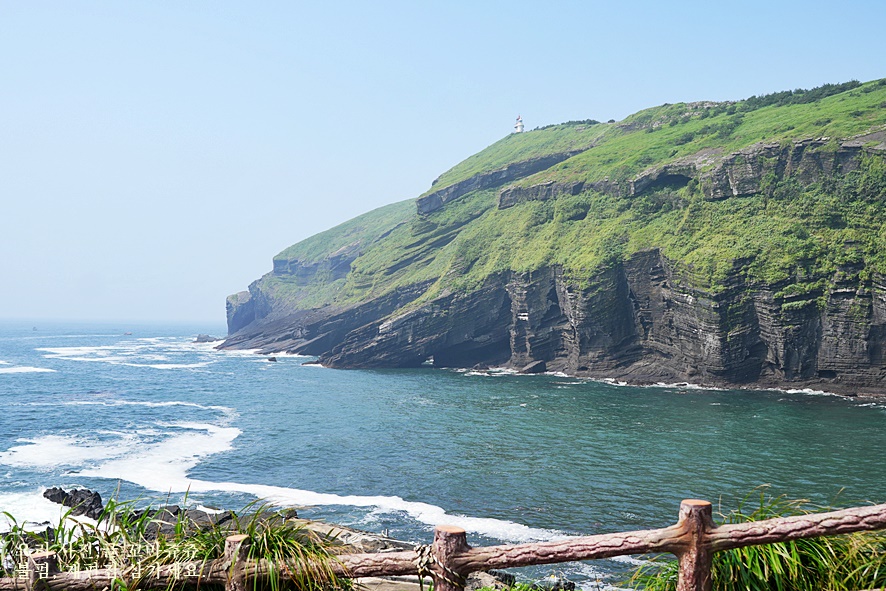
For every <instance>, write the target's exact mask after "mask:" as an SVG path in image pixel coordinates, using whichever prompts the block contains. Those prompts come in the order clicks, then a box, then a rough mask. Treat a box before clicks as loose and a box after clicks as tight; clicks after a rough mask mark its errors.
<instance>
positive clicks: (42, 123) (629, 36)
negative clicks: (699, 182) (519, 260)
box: [0, 0, 886, 326]
mask: <svg viewBox="0 0 886 591" xmlns="http://www.w3.org/2000/svg"><path fill="white" fill-rule="evenodd" d="M884 23H886V2H883V1H882V0H871V1H852V0H846V1H844V2H841V3H837V2H818V1H815V0H805V1H792V0H791V1H779V0H768V1H765V2H758V1H755V0H750V1H745V2H710V1H704V2H702V1H699V2H680V1H671V2H662V1H661V0H658V1H649V2H640V1H634V2H632V1H623V2H613V1H609V2H598V1H595V0H585V1H557V0H545V1H523V2H520V1H514V2H497V1H481V0H472V1H462V0H448V1H445V2H444V1H441V2H432V1H428V2H420V1H403V2H389V1H385V0H378V1H373V2H358V1H353V2H337V1H334V0H327V1H323V2H310V3H308V2H300V1H272V0H267V1H256V2H229V1H225V0H189V1H187V2H169V1H166V2H159V1H150V0H141V1H138V2H120V1H117V0H114V1H111V0H109V1H90V0H76V1H71V0H63V1H61V0H60V1H55V2H53V1H41V0H29V1H28V2H14V1H7V2H0V318H3V319H27V320H29V321H30V320H34V321H38V320H42V319H46V320H48V319H67V320H84V321H99V320H103V321H131V322H137V321H138V322H207V323H209V322H212V323H215V324H217V325H220V326H223V324H224V318H225V297H226V296H227V295H228V294H231V293H235V292H238V291H241V290H244V289H246V287H247V286H248V284H249V283H250V282H252V281H254V280H255V279H258V278H259V277H260V276H261V275H263V274H265V273H267V272H269V271H270V270H271V265H272V258H273V256H274V255H275V254H277V253H279V252H280V251H281V250H283V249H284V248H286V247H287V246H289V245H291V244H294V243H296V242H298V241H300V240H302V239H304V238H307V237H309V236H311V235H313V234H316V233H317V232H321V231H323V230H325V229H328V228H330V227H333V226H335V225H336V224H339V223H341V222H343V221H346V220H348V219H350V218H352V217H354V216H356V215H359V214H361V213H364V212H366V211H369V210H371V209H374V208H376V207H380V206H382V205H386V204H388V203H393V202H395V201H401V200H404V199H411V198H415V197H417V196H418V195H419V194H421V193H422V192H423V191H425V190H426V189H427V188H428V187H430V185H431V182H432V181H433V180H434V179H435V178H436V177H437V176H439V175H440V174H441V173H443V172H444V171H446V170H447V169H449V168H451V167H452V166H454V165H455V164H457V163H458V162H460V161H461V160H463V159H465V158H467V157H468V156H470V155H471V154H474V153H476V152H478V151H479V150H482V149H483V148H484V147H486V146H488V145H489V144H491V143H493V142H495V141H497V140H499V139H501V138H502V137H504V136H505V135H507V134H508V133H510V132H511V131H512V130H513V125H514V120H515V119H516V117H517V115H518V114H519V115H522V116H523V119H524V121H525V123H526V126H527V129H532V128H533V127H536V126H542V125H547V124H552V123H558V122H562V121H568V120H575V119H588V118H592V119H598V120H601V121H605V120H609V119H616V120H619V119H622V118H624V117H626V116H627V115H630V114H631V113H634V112H636V111H638V110H641V109H644V108H647V107H652V106H656V105H660V104H662V103H676V102H681V101H686V102H689V101H695V100H737V99H741V98H746V97H748V96H751V95H754V94H763V93H768V92H775V91H780V90H787V89H794V88H811V87H814V86H818V85H820V84H823V83H826V82H844V81H847V80H852V79H857V80H860V81H862V82H864V81H867V80H872V79H877V78H883V77H886V35H884V34H883V26H884Z"/></svg>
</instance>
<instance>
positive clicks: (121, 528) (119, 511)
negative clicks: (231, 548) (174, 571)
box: [0, 500, 350, 591]
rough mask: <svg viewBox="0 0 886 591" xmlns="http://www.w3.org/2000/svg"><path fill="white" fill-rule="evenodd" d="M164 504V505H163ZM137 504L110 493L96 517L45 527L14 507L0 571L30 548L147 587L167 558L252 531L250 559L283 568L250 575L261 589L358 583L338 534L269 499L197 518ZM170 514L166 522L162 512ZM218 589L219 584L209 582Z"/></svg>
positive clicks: (1, 545)
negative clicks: (338, 551) (221, 517)
mask: <svg viewBox="0 0 886 591" xmlns="http://www.w3.org/2000/svg"><path fill="white" fill-rule="evenodd" d="M158 511H159V513H158ZM162 512H163V509H162V508H161V509H159V510H153V509H149V510H136V509H135V506H134V503H132V502H126V503H120V502H117V501H115V500H110V501H109V502H108V504H107V506H106V507H105V509H104V511H103V512H102V514H101V515H100V516H99V519H98V520H97V522H96V523H95V524H92V523H86V522H82V521H77V520H75V519H72V518H71V514H70V513H71V512H70V511H68V512H67V513H65V514H64V515H62V517H61V518H60V519H59V522H58V524H57V525H56V526H54V527H52V528H49V529H47V530H46V531H44V532H33V531H28V530H26V529H25V528H24V524H19V523H18V522H17V521H16V520H15V518H14V517H13V516H12V515H10V514H9V513H6V512H2V514H3V515H5V516H6V517H7V519H8V520H9V521H10V522H11V523H12V528H11V530H10V531H9V532H8V533H7V534H5V535H4V537H3V538H2V540H0V576H3V577H15V576H17V575H20V574H21V568H22V567H23V566H24V565H26V563H27V553H28V552H30V551H32V550H48V551H52V552H55V553H56V556H57V558H58V566H59V570H61V571H71V572H73V571H80V570H88V569H97V568H113V569H119V571H120V573H121V577H120V579H119V580H118V581H117V584H116V585H115V590H116V589H119V590H120V591H136V590H138V589H146V587H145V586H143V583H142V578H143V577H145V576H147V575H148V574H150V573H152V572H153V569H155V568H156V567H159V566H163V565H169V564H175V563H181V562H192V561H194V562H208V561H211V560H215V559H217V558H222V557H223V556H224V547H225V539H226V538H227V537H228V536H231V535H235V534H245V535H246V536H247V537H248V540H247V544H248V551H247V559H248V560H259V559H265V560H268V561H269V562H270V564H271V565H272V568H274V569H280V567H282V569H280V570H279V571H278V572H277V573H273V572H272V575H275V574H279V577H278V576H271V577H270V579H269V581H268V582H267V584H265V585H263V584H260V583H258V582H256V583H250V584H249V587H250V588H252V589H256V590H257V591H264V590H265V589H266V590H267V591H289V590H292V591H295V590H297V591H319V590H331V589H343V588H348V589H349V588H350V581H349V580H347V579H340V578H338V577H336V575H335V574H334V572H333V570H332V565H333V563H334V561H335V548H336V547H337V546H338V544H336V541H335V540H334V539H333V538H329V537H325V536H321V535H319V534H317V533H316V532H313V531H311V530H309V529H307V528H305V527H304V525H303V524H301V523H299V522H296V521H293V520H291V519H287V518H285V517H284V516H283V515H281V514H278V513H274V512H272V511H270V510H269V509H268V507H266V506H264V505H256V504H252V505H247V506H246V507H245V508H244V510H243V511H241V513H240V515H237V514H234V516H233V518H232V519H231V520H228V521H225V522H223V523H221V524H218V523H200V524H197V523H195V522H193V521H191V520H190V519H188V517H187V516H186V515H187V514H186V513H185V512H184V511H181V512H179V514H178V515H177V516H175V517H174V523H170V521H168V519H169V518H171V517H172V516H171V514H169V513H166V514H165V515H164V514H163V513H162ZM159 515H163V516H164V517H165V518H166V519H164V520H163V521H162V522H161V521H160V520H159V519H158V518H157V517H158V516H159ZM189 574H191V573H186V572H185V573H182V578H181V579H179V580H178V581H177V582H173V583H172V584H171V585H170V587H169V591H171V590H172V589H181V588H183V587H184V583H185V582H186V578H187V577H188V575H189ZM200 587H201V588H208V589H209V590H210V591H212V587H213V586H212V585H206V584H201V585H200Z"/></svg>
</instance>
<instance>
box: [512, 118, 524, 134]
mask: <svg viewBox="0 0 886 591" xmlns="http://www.w3.org/2000/svg"><path fill="white" fill-rule="evenodd" d="M514 133H523V117H521V116H520V115H517V124H516V125H514Z"/></svg>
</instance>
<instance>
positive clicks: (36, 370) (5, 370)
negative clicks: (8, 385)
mask: <svg viewBox="0 0 886 591" xmlns="http://www.w3.org/2000/svg"><path fill="white" fill-rule="evenodd" d="M55 371H56V370H54V369H49V368H47V367H27V366H13V367H0V373H55Z"/></svg>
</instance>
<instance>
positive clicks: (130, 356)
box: [37, 337, 218, 369]
mask: <svg viewBox="0 0 886 591" xmlns="http://www.w3.org/2000/svg"><path fill="white" fill-rule="evenodd" d="M212 345H213V344H212V343H194V342H191V341H188V340H182V339H180V338H175V337H148V338H140V339H131V340H124V341H120V342H118V343H116V344H114V345H98V346H79V347H40V348H38V349H37V351H41V352H43V353H46V355H45V357H47V358H49V359H63V360H65V361H82V362H97V363H108V364H110V365H125V366H129V367H150V368H153V369H198V368H202V367H206V366H208V365H210V364H212V363H215V362H216V361H218V358H217V355H218V352H217V351H215V349H214V348H213V346H212ZM193 353H197V354H199V355H200V356H201V357H202V359H200V360H198V361H191V360H190V359H189V360H188V361H187V362H186V363H176V359H175V356H176V355H180V354H193ZM158 362H159V363H158Z"/></svg>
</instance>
